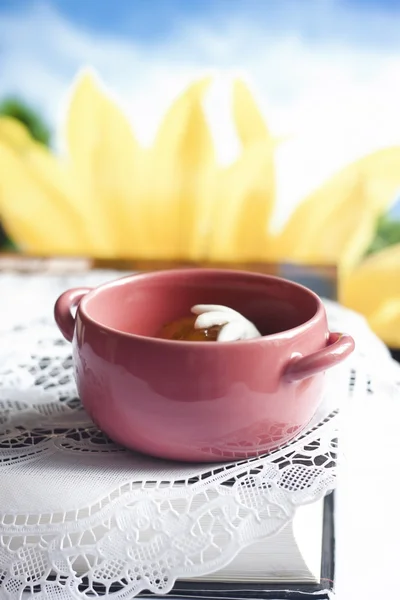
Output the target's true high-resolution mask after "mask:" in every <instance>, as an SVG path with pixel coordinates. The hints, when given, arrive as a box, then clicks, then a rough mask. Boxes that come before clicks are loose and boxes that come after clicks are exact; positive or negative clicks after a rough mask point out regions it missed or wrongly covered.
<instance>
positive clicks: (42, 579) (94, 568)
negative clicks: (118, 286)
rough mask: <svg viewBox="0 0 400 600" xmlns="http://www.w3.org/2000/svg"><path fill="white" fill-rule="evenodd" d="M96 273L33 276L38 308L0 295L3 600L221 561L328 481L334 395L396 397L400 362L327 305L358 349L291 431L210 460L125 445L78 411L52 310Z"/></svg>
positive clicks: (84, 589)
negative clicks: (308, 416)
mask: <svg viewBox="0 0 400 600" xmlns="http://www.w3.org/2000/svg"><path fill="white" fill-rule="evenodd" d="M113 276H115V274H113ZM96 277H101V275H100V274H95V275H92V274H91V275H88V276H87V277H85V276H81V277H80V278H79V280H78V279H77V278H75V279H74V278H52V279H50V282H49V279H45V278H43V280H42V282H40V278H37V277H35V279H32V280H31V282H32V284H33V287H35V286H36V287H37V288H38V287H40V285H41V288H40V289H41V295H40V294H39V299H40V302H39V303H36V304H37V305H35V306H34V304H35V303H34V302H32V301H31V305H30V306H29V302H28V301H27V300H26V299H25V298H23V299H22V300H21V301H20V302H19V309H18V311H17V310H16V309H15V307H14V308H13V307H12V308H11V309H8V308H5V304H4V306H3V305H2V302H4V300H2V301H0V314H1V315H2V320H1V319H0V330H2V333H1V338H0V598H1V600H17V599H19V598H21V597H22V592H23V591H24V590H25V591H27V590H28V591H29V597H30V598H32V600H82V599H84V598H85V599H86V598H89V597H93V595H94V596H95V597H96V596H100V595H103V594H108V595H107V597H108V598H115V599H118V600H122V599H128V598H132V597H133V596H134V595H136V594H138V593H139V592H140V591H142V590H150V591H151V592H155V593H167V592H168V591H169V590H170V589H171V588H172V586H173V584H174V582H175V581H176V580H177V579H183V578H191V577H198V576H200V575H204V574H207V573H210V572H212V571H216V570H218V569H220V568H222V567H223V566H225V565H226V564H227V563H229V562H230V561H231V560H232V558H233V557H234V556H235V555H236V554H237V552H238V551H240V549H241V548H243V547H244V546H246V545H248V544H251V543H253V542H254V541H256V540H258V539H261V538H263V537H267V536H270V535H273V534H274V533H276V532H277V531H278V530H279V529H281V528H282V527H283V526H284V525H285V524H286V523H288V521H289V520H290V519H292V518H293V515H294V513H295V510H296V507H297V506H299V505H301V504H305V503H309V502H313V501H315V500H317V499H319V498H321V497H322V496H323V495H325V494H326V493H328V492H329V491H331V490H332V489H333V488H334V485H335V475H336V465H337V437H338V427H339V414H341V413H339V409H340V407H341V406H342V405H343V403H346V402H349V401H350V399H351V397H352V396H354V395H363V396H364V397H365V401H366V402H367V401H368V399H369V398H370V397H371V396H372V395H373V394H374V391H375V386H379V388H380V392H381V393H383V392H382V390H384V389H385V386H386V388H388V390H389V388H390V391H391V392H392V393H393V390H395V391H396V393H397V394H398V397H400V375H399V371H400V370H399V369H398V368H397V367H396V366H395V364H394V363H393V362H392V361H391V359H390V356H389V353H388V352H387V350H386V349H385V347H384V346H383V344H381V343H380V342H379V341H378V340H377V339H376V337H375V336H374V335H373V334H372V333H371V332H370V330H369V329H368V327H367V326H366V324H365V322H364V320H363V319H362V318H361V317H359V316H357V315H354V314H353V313H351V312H350V311H347V310H344V309H342V308H340V307H339V306H338V305H336V304H334V303H332V302H326V307H327V310H328V317H329V321H330V326H331V329H332V330H343V331H347V332H349V333H352V334H353V335H354V336H355V338H356V343H357V350H356V352H355V354H354V355H353V356H352V357H351V358H350V359H349V360H348V361H347V362H346V363H345V364H344V365H341V366H340V367H337V368H336V369H335V370H332V371H331V372H330V374H329V375H328V387H327V393H326V396H325V398H324V401H323V403H322V404H321V407H320V409H319V411H318V413H317V414H316V415H315V417H314V420H313V422H312V424H311V426H310V428H309V429H308V430H307V432H306V433H305V434H304V435H302V436H301V437H300V438H298V439H296V440H295V441H294V442H293V443H291V444H289V445H287V446H286V447H284V448H281V449H279V450H277V451H275V452H274V453H272V454H270V455H269V456H266V457H260V458H257V459H249V460H246V461H242V462H239V463H229V464H226V463H225V464H220V465H215V464H214V465H212V466H210V465H198V464H197V465H188V464H178V463H172V462H171V463H170V462H165V461H160V460H156V459H152V458H147V457H144V456H140V455H137V454H134V453H132V452H129V451H126V450H124V449H123V448H120V447H117V446H116V445H114V444H113V443H111V442H110V441H109V440H108V439H107V438H106V437H105V436H104V435H103V434H101V433H100V432H99V431H98V430H97V429H96V427H95V426H94V425H93V424H92V423H91V422H90V420H89V419H88V417H87V416H86V414H85V412H84V411H83V410H82V408H81V405H80V402H79V399H78V398H77V396H76V390H75V385H74V382H73V375H72V373H73V370H72V360H71V355H70V345H69V344H68V343H67V342H65V341H64V340H63V339H62V337H61V335H60V334H59V332H58V330H57V329H56V326H55V325H54V324H53V321H52V319H51V318H50V319H49V318H48V315H49V310H51V306H52V304H53V302H54V300H55V298H56V297H57V295H58V293H59V292H60V291H62V290H64V289H66V288H68V287H71V286H72V285H77V284H79V285H80V284H82V283H85V284H87V283H88V279H90V278H91V279H92V280H93V278H96ZM103 278H104V279H106V278H107V276H106V274H103ZM6 280H8V287H7V289H9V290H11V289H14V290H17V289H18V285H19V286H20V289H22V288H21V282H22V281H25V284H26V280H25V279H23V277H21V276H19V277H18V276H12V275H10V276H4V275H3V276H2V277H0V282H1V285H2V288H3V285H4V282H5V281H6ZM100 280H101V279H100ZM10 286H13V287H10ZM3 289H6V288H5V287H4V288H3ZM34 293H35V292H34ZM36 293H38V290H36ZM35 298H37V296H35ZM31 300H32V297H31ZM21 302H22V304H24V303H26V310H25V312H24V314H23V315H21ZM2 309H4V311H6V312H2ZM14 309H15V313H14V314H12V311H13V310H14ZM7 310H8V312H7ZM10 310H11V312H10ZM50 314H51V313H50ZM7 315H8V318H7ZM10 315H11V316H10ZM24 317H25V318H24ZM41 317H42V318H41ZM378 361H379V365H380V366H379V373H378V370H377V369H375V367H374V365H375V364H377V362H378ZM382 365H383V367H382Z"/></svg>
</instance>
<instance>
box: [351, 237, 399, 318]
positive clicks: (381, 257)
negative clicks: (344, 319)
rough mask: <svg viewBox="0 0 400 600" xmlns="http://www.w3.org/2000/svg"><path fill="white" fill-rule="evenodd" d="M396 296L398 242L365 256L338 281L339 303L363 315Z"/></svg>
mask: <svg viewBox="0 0 400 600" xmlns="http://www.w3.org/2000/svg"><path fill="white" fill-rule="evenodd" d="M399 297H400V244H395V245H393V246H389V247H388V248H385V249H384V250H381V251H380V252H377V253H376V254H373V255H371V256H368V257H367V258H366V259H365V260H364V261H363V262H362V263H361V264H360V265H359V266H358V267H357V268H356V269H354V271H353V272H352V273H351V274H349V275H348V276H347V277H346V278H345V280H344V281H343V283H342V286H341V293H340V299H341V302H342V303H343V304H345V305H346V306H349V307H350V308H353V309H354V310H357V311H359V312H360V313H362V314H363V315H365V316H366V317H367V318H368V317H370V316H371V315H372V314H373V313H377V311H380V310H381V307H382V306H383V304H385V303H386V302H389V301H391V299H397V298H399Z"/></svg>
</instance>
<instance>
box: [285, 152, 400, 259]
mask: <svg viewBox="0 0 400 600" xmlns="http://www.w3.org/2000/svg"><path fill="white" fill-rule="evenodd" d="M399 186H400V148H390V149H385V150H380V151H378V152H375V153H374V154H371V155H368V156H366V157H364V158H362V159H360V160H359V161H357V162H355V163H353V164H351V165H349V166H348V167H346V168H345V169H344V170H342V171H341V172H339V173H337V174H336V175H335V176H334V177H333V178H332V179H330V180H329V181H328V182H327V183H325V184H324V185H323V186H321V187H320V188H319V189H318V190H316V191H315V192H314V193H312V194H311V195H310V196H309V197H308V198H306V199H305V200H304V201H303V202H302V203H301V204H300V205H299V206H298V207H297V208H296V209H295V211H294V213H293V215H292V216H291V218H290V219H289V221H288V223H287V225H286V227H285V228H284V230H283V232H282V233H281V234H280V235H279V236H278V237H277V239H276V244H275V251H276V256H277V257H278V258H280V259H290V260H298V261H301V260H306V261H314V260H316V261H321V262H328V261H343V267H344V268H345V269H346V270H347V269H349V268H351V267H352V266H353V265H354V264H355V263H356V262H357V260H358V259H359V258H361V257H362V256H363V254H364V253H365V251H366V249H367V247H368V245H369V244H370V242H371V240H372V237H373V233H374V228H375V223H376V219H377V217H378V216H379V214H381V213H382V212H384V210H385V209H386V208H387V207H388V205H389V204H390V203H391V202H392V201H393V196H394V194H395V192H396V189H397V188H398V187H399ZM349 244H350V246H351V251H349Z"/></svg>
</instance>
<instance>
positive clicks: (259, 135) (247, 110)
mask: <svg viewBox="0 0 400 600" xmlns="http://www.w3.org/2000/svg"><path fill="white" fill-rule="evenodd" d="M233 118H234V121H235V125H236V129H237V133H238V136H239V139H240V141H241V143H242V145H243V147H247V146H251V145H252V144H254V143H259V142H271V143H272V138H271V135H270V133H269V130H268V127H267V124H266V122H265V120H264V118H263V115H262V114H261V111H260V109H259V108H258V106H257V104H256V102H255V100H254V98H253V96H252V94H251V92H250V90H249V88H248V87H247V86H246V84H245V83H244V82H243V81H241V80H240V79H236V80H235V81H234V82H233Z"/></svg>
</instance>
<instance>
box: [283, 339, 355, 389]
mask: <svg viewBox="0 0 400 600" xmlns="http://www.w3.org/2000/svg"><path fill="white" fill-rule="evenodd" d="M354 347H355V344H354V340H353V338H352V337H351V336H350V335H347V334H346V333H330V334H329V339H328V345H327V346H326V347H325V348H322V350H318V351H317V352H314V353H313V354H310V355H309V356H296V357H295V358H292V360H291V361H290V362H289V365H288V366H287V367H286V369H285V372H284V375H283V377H284V379H285V380H286V381H289V382H291V381H300V380H301V379H306V378H307V377H312V375H315V374H316V373H320V372H321V371H326V369H329V368H330V367H334V366H335V365H337V364H338V363H340V362H342V361H343V360H344V359H345V358H347V357H348V356H349V355H350V354H351V353H352V352H353V350H354Z"/></svg>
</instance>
